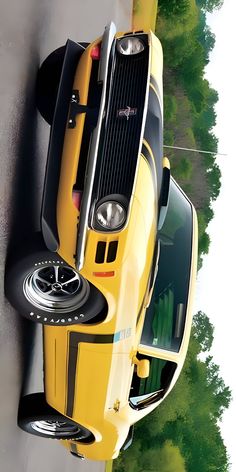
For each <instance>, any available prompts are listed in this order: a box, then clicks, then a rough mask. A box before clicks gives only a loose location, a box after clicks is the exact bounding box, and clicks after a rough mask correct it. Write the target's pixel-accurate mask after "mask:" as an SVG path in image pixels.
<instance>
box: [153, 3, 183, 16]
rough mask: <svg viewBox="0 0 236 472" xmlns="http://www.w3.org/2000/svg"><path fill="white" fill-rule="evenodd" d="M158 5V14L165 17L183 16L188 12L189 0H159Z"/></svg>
mask: <svg viewBox="0 0 236 472" xmlns="http://www.w3.org/2000/svg"><path fill="white" fill-rule="evenodd" d="M158 6H159V9H160V14H161V15H163V16H165V17H166V18H171V17H173V16H174V15H175V16H184V15H186V13H187V12H188V10H189V8H190V5H189V0H168V2H167V1H166V0H159V2H158Z"/></svg>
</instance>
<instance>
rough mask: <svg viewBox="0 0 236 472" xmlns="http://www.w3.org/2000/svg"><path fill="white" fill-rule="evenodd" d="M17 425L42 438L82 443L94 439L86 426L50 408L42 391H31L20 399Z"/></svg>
mask: <svg viewBox="0 0 236 472" xmlns="http://www.w3.org/2000/svg"><path fill="white" fill-rule="evenodd" d="M18 425H19V427H20V428H21V429H23V430H24V431H26V432H27V433H31V434H34V435H36V436H41V437H43V438H52V439H75V440H77V441H80V442H84V443H89V442H92V441H94V436H93V434H92V433H91V432H90V431H89V430H88V429H87V428H85V427H83V426H81V425H80V424H78V423H75V422H74V421H72V420H71V419H69V418H67V417H66V416H63V415H61V414H60V413H59V412H58V411H57V410H54V408H51V407H50V406H49V405H48V404H47V403H46V400H45V396H44V393H33V394H31V395H26V396H25V397H23V398H22V399H21V402H20V407H19V412H18Z"/></svg>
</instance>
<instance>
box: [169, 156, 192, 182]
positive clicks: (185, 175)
mask: <svg viewBox="0 0 236 472" xmlns="http://www.w3.org/2000/svg"><path fill="white" fill-rule="evenodd" d="M192 172H193V166H192V163H191V161H190V160H189V159H186V158H185V157H183V158H182V159H181V160H180V161H179V162H178V165H177V166H174V167H172V173H173V175H174V177H175V178H176V179H177V180H178V179H185V180H189V179H191V176H192Z"/></svg>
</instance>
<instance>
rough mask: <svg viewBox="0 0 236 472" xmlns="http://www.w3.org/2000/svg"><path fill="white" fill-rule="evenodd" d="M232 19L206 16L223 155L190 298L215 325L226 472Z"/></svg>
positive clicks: (227, 1) (234, 4) (232, 289)
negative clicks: (205, 249)
mask: <svg viewBox="0 0 236 472" xmlns="http://www.w3.org/2000/svg"><path fill="white" fill-rule="evenodd" d="M235 18H236V1H235V0H224V5H223V7H222V8H221V9H220V10H218V11H215V12H214V13H213V14H209V15H208V21H207V22H208V25H209V26H210V28H211V31H212V32H213V33H214V34H215V36H216V43H215V47H214V50H213V51H212V53H211V56H210V64H209V65H208V66H207V68H206V78H207V79H208V80H209V82H210V84H211V86H212V87H213V88H214V89H216V90H217V91H218V93H219V101H218V103H217V105H216V112H217V124H216V127H215V129H214V133H215V135H216V136H217V137H218V139H219V146H218V151H219V153H227V156H218V157H217V163H218V165H219V166H220V169H221V174H222V187H221V192H220V195H219V197H218V199H217V201H216V202H215V203H214V205H213V210H214V214H215V216H214V218H213V220H212V221H211V222H210V224H209V226H208V229H207V231H208V233H209V235H210V239H211V245H210V250H209V254H208V255H207V256H205V258H204V262H203V268H202V269H201V270H200V271H199V274H198V280H197V293H196V311H198V310H202V311H203V312H205V313H206V314H207V315H208V316H209V318H210V321H211V322H212V323H213V325H214V326H215V330H214V342H213V346H212V351H211V354H212V355H213V357H214V362H215V363H216V364H218V365H219V366H220V372H221V376H222V378H223V379H224V382H225V384H226V385H227V386H229V387H230V389H231V391H232V396H233V400H232V402H231V405H230V408H229V409H228V410H227V411H226V412H225V414H224V416H223V421H222V423H221V431H222V436H223V438H224V442H225V445H226V447H227V450H228V453H229V456H230V462H231V464H232V467H231V470H232V472H233V471H235V470H236V447H235V420H236V374H235V370H236V369H235V359H236V341H235V334H236V307H235V305H234V295H236V277H235V268H236V237H235V233H236V224H235V214H236V212H235V207H234V202H235V190H236V185H235V177H236V152H235V135H236V130H235V123H236V119H235V109H236V94H235V84H236V55H235V52H234V48H235V47H236V41H235Z"/></svg>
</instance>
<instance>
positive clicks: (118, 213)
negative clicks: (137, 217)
mask: <svg viewBox="0 0 236 472" xmlns="http://www.w3.org/2000/svg"><path fill="white" fill-rule="evenodd" d="M126 217H127V212H126V208H125V206H124V205H123V204H122V203H120V202H119V201H116V200H112V199H107V200H105V201H101V202H98V204H97V205H96V208H95V211H94V227H95V228H96V229H98V230H100V231H105V232H116V231H119V230H120V229H121V228H122V227H123V226H124V224H125V222H126Z"/></svg>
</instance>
